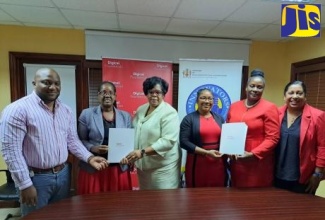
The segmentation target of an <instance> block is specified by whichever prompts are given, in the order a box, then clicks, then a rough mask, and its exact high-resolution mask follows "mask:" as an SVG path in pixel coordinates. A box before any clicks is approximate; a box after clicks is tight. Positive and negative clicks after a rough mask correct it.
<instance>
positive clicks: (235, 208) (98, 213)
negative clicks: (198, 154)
mask: <svg viewBox="0 0 325 220" xmlns="http://www.w3.org/2000/svg"><path fill="white" fill-rule="evenodd" d="M22 219H26V220H27V219H33V220H34V219H37V220H41V219H47V220H49V219H55V220H59V219H65V220H68V219H96V220H98V219H154V220H158V219H198V220H199V219H273V220H277V219H304V220H310V219H325V199H323V198H320V197H317V196H313V195H306V194H296V193H292V192H288V191H285V190H280V189H274V188H267V189H265V188H264V189H234V188H194V189H177V190H160V191H123V192H111V193H99V194H92V195H83V196H74V197H71V198H68V199H65V200H62V201H60V202H57V203H54V204H51V205H49V206H47V207H44V208H42V209H40V210H37V211H36V212H34V213H30V214H29V215H28V216H26V217H24V218H22Z"/></svg>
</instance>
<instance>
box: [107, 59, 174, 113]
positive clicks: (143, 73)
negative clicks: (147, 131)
mask: <svg viewBox="0 0 325 220" xmlns="http://www.w3.org/2000/svg"><path fill="white" fill-rule="evenodd" d="M102 67H103V81H111V82H113V83H114V85H115V86H116V90H117V97H116V100H117V107H118V108H119V109H122V110H125V111H127V112H129V113H130V114H131V115H132V116H134V114H135V111H136V110H137V108H138V107H139V106H140V105H142V104H144V103H146V102H147V97H146V96H145V95H144V93H143V90H142V83H143V81H144V80H145V79H146V78H149V77H152V76H158V77H161V78H163V79H164V80H166V81H167V82H168V84H169V88H168V93H167V94H166V96H165V98H164V100H165V101H166V102H168V103H169V104H172V101H173V74H172V73H173V72H172V63H168V62H158V61H141V60H125V59H113V58H103V60H102Z"/></svg>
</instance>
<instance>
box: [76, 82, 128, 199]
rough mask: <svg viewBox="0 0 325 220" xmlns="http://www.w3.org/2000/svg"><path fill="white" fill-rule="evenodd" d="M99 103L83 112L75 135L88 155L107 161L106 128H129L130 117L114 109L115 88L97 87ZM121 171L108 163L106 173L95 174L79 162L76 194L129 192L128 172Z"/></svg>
mask: <svg viewBox="0 0 325 220" xmlns="http://www.w3.org/2000/svg"><path fill="white" fill-rule="evenodd" d="M98 100H99V102H100V105H99V106H97V107H91V108H87V109H85V110H83V111H82V113H81V115H80V117H79V120H78V122H79V124H78V135H79V138H80V140H81V141H82V143H83V144H84V146H85V147H86V148H87V149H88V150H89V151H90V152H92V153H93V154H95V155H99V156H102V157H105V158H107V152H108V137H109V128H131V116H130V114H129V113H127V112H125V111H122V110H118V109H117V108H115V106H114V105H115V101H116V88H115V85H114V84H113V83H111V82H107V81H105V82H103V83H102V84H101V85H100V86H99V89H98ZM124 168H125V167H123V166H120V164H112V163H111V164H109V167H108V168H107V169H105V170H102V171H96V170H94V169H93V168H92V167H90V166H89V165H88V164H86V163H84V162H80V171H79V177H78V194H88V193H95V192H105V191H119V190H131V189H132V186H131V176H130V172H129V170H127V169H125V170H124ZM122 169H123V170H122Z"/></svg>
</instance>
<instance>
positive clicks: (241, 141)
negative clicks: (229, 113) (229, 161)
mask: <svg viewBox="0 0 325 220" xmlns="http://www.w3.org/2000/svg"><path fill="white" fill-rule="evenodd" d="M246 135H247V125H246V124H245V123H244V122H238V123H226V124H222V129H221V139H220V149H219V152H220V153H222V154H244V151H245V142H246Z"/></svg>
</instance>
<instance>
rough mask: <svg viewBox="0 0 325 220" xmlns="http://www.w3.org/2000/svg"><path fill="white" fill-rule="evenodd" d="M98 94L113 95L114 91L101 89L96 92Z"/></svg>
mask: <svg viewBox="0 0 325 220" xmlns="http://www.w3.org/2000/svg"><path fill="white" fill-rule="evenodd" d="M98 95H101V96H106V95H108V96H114V95H115V93H114V92H111V91H106V90H103V91H100V92H98Z"/></svg>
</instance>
